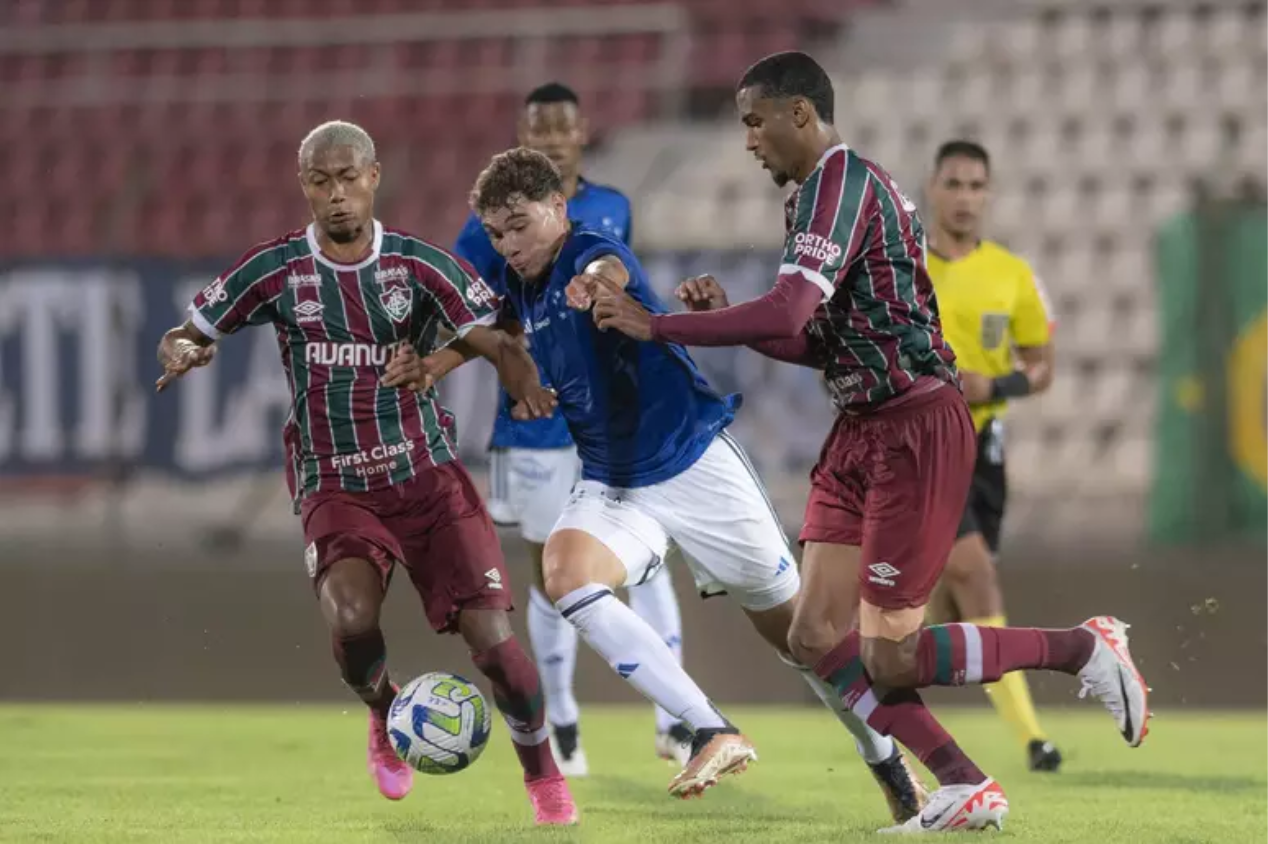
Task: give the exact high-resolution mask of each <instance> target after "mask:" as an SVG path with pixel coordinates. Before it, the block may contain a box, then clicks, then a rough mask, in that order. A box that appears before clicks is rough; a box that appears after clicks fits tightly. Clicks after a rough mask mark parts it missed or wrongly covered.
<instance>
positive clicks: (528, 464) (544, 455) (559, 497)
mask: <svg viewBox="0 0 1268 844" xmlns="http://www.w3.org/2000/svg"><path fill="white" fill-rule="evenodd" d="M504 462H505V463H507V464H509V468H508V470H507V473H508V474H509V475H510V477H511V478H512V482H511V484H510V486H511V489H512V491H513V493H512V494H513V497H512V502H513V505H514V507H515V510H516V512H518V513H519V519H520V522H519V524H520V536H521V538H523V540H524V544H525V547H526V548H527V550H528V556H529V561H530V567H531V569H532V572H533V578H532V581H531V583H530V584H529V589H528V612H527V621H528V641H529V644H530V645H532V648H533V654H534V656H535V657H536V658H537V667H538V670H539V671H540V672H541V677H542V686H543V691H544V692H545V695H546V719H547V721H548V722H549V724H550V740H551V749H552V750H553V751H554V754H555V760H556V761H557V762H558V763H559V769H560V770H561V771H562V772H563V773H564V775H565V776H569V777H583V776H586V775H587V774H588V773H589V765H588V762H587V760H586V754H585V751H584V750H583V749H582V747H581V734H580V730H579V728H578V720H579V716H580V710H579V709H578V706H577V697H576V693H575V691H574V689H573V682H574V674H575V672H576V666H577V630H576V628H574V627H573V626H572V625H571V624H569V623H568V622H567V621H566V620H565V619H564V617H563V616H561V615H560V614H559V611H558V610H557V609H555V605H554V604H553V603H551V601H550V599H549V598H547V597H546V593H545V588H544V583H543V579H542V552H543V551H544V549H545V546H546V538H547V537H548V536H550V531H551V529H552V528H554V526H555V522H556V521H557V520H558V519H559V514H560V513H562V512H563V509H564V506H565V505H566V504H567V503H568V494H569V492H570V491H571V490H572V485H573V483H575V482H576V479H577V466H578V462H577V456H576V452H575V451H574V450H573V449H571V448H565V449H533V450H529V449H510V450H508V451H507V452H505V457H504Z"/></svg>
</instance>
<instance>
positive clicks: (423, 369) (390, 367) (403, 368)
mask: <svg viewBox="0 0 1268 844" xmlns="http://www.w3.org/2000/svg"><path fill="white" fill-rule="evenodd" d="M436 381H437V377H436V366H435V362H434V361H432V359H431V358H430V357H425V358H420V357H419V356H418V352H416V351H415V350H414V347H413V346H412V345H411V344H410V343H409V342H408V341H403V342H401V343H399V344H397V346H396V348H394V349H393V350H392V357H391V359H390V360H388V362H387V366H386V367H385V368H384V369H383V378H382V379H381V380H380V383H381V384H382V385H383V386H384V387H404V388H405V389H407V390H409V391H410V392H413V393H422V392H426V391H427V390H430V389H431V388H432V387H434V386H435V385H436Z"/></svg>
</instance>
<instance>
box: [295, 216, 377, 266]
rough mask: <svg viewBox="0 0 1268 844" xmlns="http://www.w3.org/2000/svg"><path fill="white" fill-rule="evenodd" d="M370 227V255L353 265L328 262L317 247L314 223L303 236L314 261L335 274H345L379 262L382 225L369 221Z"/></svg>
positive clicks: (309, 225)
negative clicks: (372, 231) (372, 235)
mask: <svg viewBox="0 0 1268 844" xmlns="http://www.w3.org/2000/svg"><path fill="white" fill-rule="evenodd" d="M370 225H372V226H374V245H373V246H371V247H370V254H369V255H367V256H365V258H363V259H362V260H360V261H358V262H357V263H355V264H341V263H339V262H338V261H332V260H330V259H329V258H327V257H326V256H325V255H323V254H322V252H321V247H320V246H318V245H317V224H316V223H309V224H308V228H307V229H305V230H304V236H305V237H307V238H308V248H309V250H310V251H311V252H312V253H313V260H314V261H320V262H321V263H323V264H325V265H326V266H328V267H330V268H331V269H332V270H335V271H336V272H345V273H347V272H353V271H355V270H363V269H365V268H366V267H368V266H370V265H371V264H373V263H374V262H375V261H377V260H379V252H380V250H382V249H383V224H382V223H380V222H379V221H378V220H371V221H370Z"/></svg>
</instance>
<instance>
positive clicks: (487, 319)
mask: <svg viewBox="0 0 1268 844" xmlns="http://www.w3.org/2000/svg"><path fill="white" fill-rule="evenodd" d="M497 322H498V312H497V311H490V312H489V313H487V314H485V315H484V316H482V317H480V318H479V319H475V320H472V321H471V322H469V323H467V324H466V325H463V326H461V327H459V328H458V330H457V331H455V332H454V334H456V335H457V336H458V339H459V340H461V339H462V338H463V337H466V336H467V333H468V332H469V331H471V329H473V328H475V327H476V326H477V325H484V326H494V325H497Z"/></svg>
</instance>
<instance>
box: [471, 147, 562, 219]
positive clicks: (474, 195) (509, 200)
mask: <svg viewBox="0 0 1268 844" xmlns="http://www.w3.org/2000/svg"><path fill="white" fill-rule="evenodd" d="M563 189H564V183H563V177H562V176H560V175H559V168H558V167H556V166H555V162H553V161H551V160H550V159H549V158H547V157H546V156H544V155H542V154H541V153H540V152H537V151H536V150H532V149H529V148H528V147H516V148H515V149H511V150H507V151H506V152H500V153H498V154H497V155H495V156H493V160H492V161H490V162H489V166H488V167H485V168H484V170H483V172H481V173H480V175H479V176H478V177H477V178H476V182H475V187H474V188H473V189H472V190H471V198H470V202H471V209H472V210H473V211H475V212H476V214H481V215H482V214H484V213H486V212H488V211H493V210H496V209H498V208H505V207H507V206H508V205H511V204H513V203H514V202H516V201H518V200H526V201H528V202H541V201H542V200H543V199H545V198H546V197H548V196H550V195H551V194H552V193H557V192H558V193H562V192H563Z"/></svg>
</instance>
